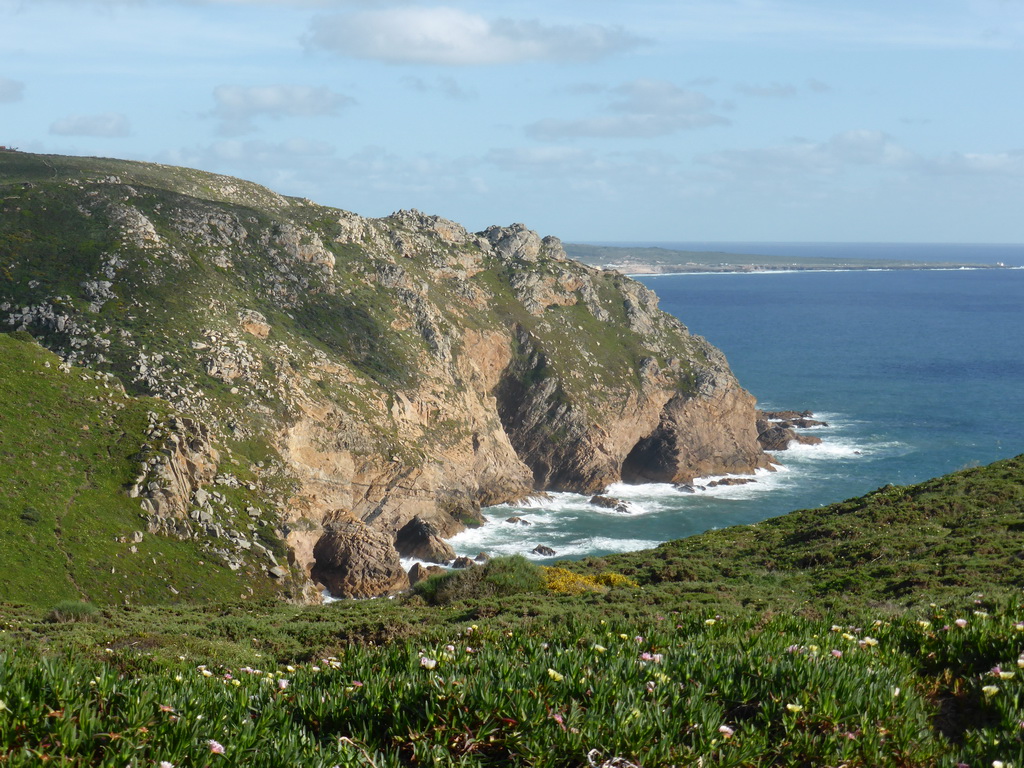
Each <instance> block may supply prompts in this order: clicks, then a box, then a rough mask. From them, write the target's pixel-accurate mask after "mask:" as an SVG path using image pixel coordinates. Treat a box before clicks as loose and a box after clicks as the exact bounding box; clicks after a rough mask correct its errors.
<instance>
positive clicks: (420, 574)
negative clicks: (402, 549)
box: [409, 563, 446, 584]
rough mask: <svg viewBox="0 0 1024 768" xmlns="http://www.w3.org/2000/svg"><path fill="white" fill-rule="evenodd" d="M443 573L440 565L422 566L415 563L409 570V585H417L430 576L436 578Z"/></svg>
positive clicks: (443, 570)
mask: <svg viewBox="0 0 1024 768" xmlns="http://www.w3.org/2000/svg"><path fill="white" fill-rule="evenodd" d="M445 572H446V571H445V569H444V568H442V567H441V566H440V565H424V564H423V563H416V564H415V565H413V567H412V568H410V569H409V583H410V584H419V583H420V582H421V581H426V580H427V579H429V578H430V577H431V576H436V575H437V574H439V573H445Z"/></svg>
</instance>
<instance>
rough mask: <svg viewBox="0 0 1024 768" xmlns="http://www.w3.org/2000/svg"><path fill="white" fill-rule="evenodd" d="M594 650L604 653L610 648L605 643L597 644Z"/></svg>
mask: <svg viewBox="0 0 1024 768" xmlns="http://www.w3.org/2000/svg"><path fill="white" fill-rule="evenodd" d="M594 650H595V651H597V652H598V653H604V652H605V651H607V650H608V649H607V648H605V647H604V646H603V645H595V646H594Z"/></svg>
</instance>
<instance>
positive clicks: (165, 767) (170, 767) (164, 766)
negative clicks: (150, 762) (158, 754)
mask: <svg viewBox="0 0 1024 768" xmlns="http://www.w3.org/2000/svg"><path fill="white" fill-rule="evenodd" d="M160 768H174V763H172V762H170V761H169V760H161V761H160Z"/></svg>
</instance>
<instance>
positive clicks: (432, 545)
mask: <svg viewBox="0 0 1024 768" xmlns="http://www.w3.org/2000/svg"><path fill="white" fill-rule="evenodd" d="M395 549H397V550H398V553H399V554H400V555H401V556H402V557H415V558H416V559H418V560H425V561H427V562H428V563H440V564H442V565H444V564H447V563H450V562H451V561H452V560H454V559H455V550H454V549H452V546H451V544H449V543H448V542H447V541H445V540H444V539H443V538H441V533H440V531H438V529H437V528H436V527H435V526H434V525H433V524H432V523H430V522H428V521H426V520H424V519H423V518H421V517H419V516H416V517H414V518H413V519H412V520H410V521H409V522H408V523H406V524H405V525H404V526H402V527H401V528H400V529H399V531H398V533H397V534H395Z"/></svg>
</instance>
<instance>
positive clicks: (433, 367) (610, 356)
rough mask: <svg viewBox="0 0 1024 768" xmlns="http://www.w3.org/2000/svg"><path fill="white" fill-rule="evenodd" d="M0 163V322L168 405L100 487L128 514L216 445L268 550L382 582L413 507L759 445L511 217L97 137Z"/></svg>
mask: <svg viewBox="0 0 1024 768" xmlns="http://www.w3.org/2000/svg"><path fill="white" fill-rule="evenodd" d="M0 184H2V187H0V192H2V194H0V197H2V201H0V206H2V207H0V270H2V271H0V329H6V330H10V331H15V330H20V331H27V332H28V333H30V334H32V335H33V336H34V337H35V338H36V339H37V340H39V341H40V342H41V343H43V344H44V345H45V346H47V347H49V348H50V349H52V350H53V351H55V352H57V353H58V354H59V355H60V356H61V357H62V358H63V359H64V360H65V361H66V362H68V363H71V364H74V365H79V366H87V367H90V368H93V369H96V370H98V371H103V372H108V373H111V374H114V375H115V376H117V377H118V378H119V380H120V381H121V382H122V383H123V385H124V387H125V388H126V389H127V390H128V392H129V393H134V394H146V395H154V396H157V397H160V398H163V399H165V400H167V401H169V402H170V403H172V404H173V405H174V406H175V407H176V408H177V409H178V410H179V412H180V413H181V414H183V415H182V417H181V420H180V421H177V422H175V425H174V429H173V430H170V431H169V432H168V433H167V436H168V439H170V437H173V438H174V440H173V441H172V444H169V445H164V446H163V448H162V450H163V451H164V454H163V458H161V459H159V460H156V461H155V463H150V464H147V465H145V467H143V471H141V472H140V477H139V478H138V480H137V482H136V483H135V484H133V486H132V487H130V488H127V489H126V493H133V494H136V495H138V496H139V499H140V510H141V512H142V513H143V514H145V515H146V517H147V524H148V526H149V529H150V530H151V531H160V532H164V533H168V534H172V535H174V534H177V535H196V534H195V529H196V528H197V527H201V525H200V524H202V525H209V524H210V521H209V520H208V519H207V517H204V514H205V515H208V514H209V512H210V510H211V508H210V501H209V500H210V498H211V496H210V492H211V486H213V485H214V479H215V478H216V476H217V474H218V468H217V462H218V460H219V459H220V454H219V452H218V448H217V447H216V446H221V448H222V450H223V451H225V452H226V453H225V455H227V454H228V453H230V455H231V456H234V457H238V458H236V459H235V461H239V460H241V461H244V462H246V463H247V465H248V468H249V469H251V471H252V472H253V474H254V476H255V477H256V480H255V482H254V483H252V485H253V488H252V490H254V491H256V492H258V493H260V494H261V498H262V499H264V500H265V503H266V505H267V507H268V508H270V509H272V510H273V512H272V514H273V515H274V516H275V517H276V521H277V522H276V525H277V530H278V532H279V535H280V536H281V537H282V538H283V539H284V540H285V541H286V542H287V544H288V547H289V552H290V564H291V567H292V569H293V573H294V574H295V575H298V576H299V577H300V578H307V579H308V578H309V577H310V575H311V574H314V573H315V574H317V576H318V578H319V579H320V580H321V581H322V582H325V583H332V584H334V585H336V588H343V585H345V584H350V583H355V582H358V583H359V586H358V587H357V588H354V591H353V594H356V593H358V594H367V593H368V591H370V592H372V591H373V590H372V589H370V588H368V587H367V586H366V583H367V582H366V579H365V578H363V577H360V576H347V575H346V574H345V573H341V572H342V571H344V570H345V568H346V567H348V566H346V563H349V562H351V561H352V559H353V556H351V551H352V550H360V545H358V542H374V543H373V546H372V547H370V546H369V545H367V546H363V547H362V551H364V552H366V551H372V552H373V554H372V559H374V562H375V564H376V565H380V566H381V570H382V572H386V573H387V574H388V575H387V578H386V579H385V580H386V581H387V586H383V587H382V589H381V590H380V591H386V589H388V588H390V586H391V585H398V586H400V585H401V584H402V583H403V582H402V580H401V579H400V578H398V579H395V578H393V576H394V572H393V567H392V566H393V563H394V560H395V559H396V558H397V556H398V555H399V554H411V551H412V550H417V551H422V548H423V546H424V545H425V542H424V541H423V540H422V538H423V537H419V538H417V537H415V536H409V535H404V536H401V537H399V536H398V533H399V531H402V530H403V529H405V530H406V531H408V530H410V529H409V528H408V526H409V525H410V523H412V522H413V521H414V520H418V522H417V523H416V525H415V526H413V528H415V530H428V529H429V531H430V532H431V534H430V535H431V536H433V537H434V538H435V539H443V538H444V537H447V536H451V535H453V534H454V533H456V532H458V531H459V530H461V529H462V528H463V527H464V526H466V525H472V524H475V523H478V522H479V521H480V520H481V517H480V508H481V506H482V505H488V504H494V503H498V502H503V501H509V500H514V499H517V498H520V497H523V496H526V495H528V494H530V493H532V492H535V491H538V490H548V489H555V490H574V491H579V492H584V493H590V492H597V491H599V490H601V489H602V488H603V487H604V486H606V485H607V484H609V483H611V482H614V481H617V480H620V479H624V480H626V481H650V480H658V481H667V482H686V481H689V480H690V479H692V478H693V477H694V476H696V475H706V474H712V473H724V472H732V473H749V472H752V471H753V470H754V469H756V468H758V467H764V466H767V465H768V464H769V459H768V457H767V456H766V455H765V454H764V453H763V452H762V450H761V448H760V446H759V444H758V441H757V437H758V427H757V415H756V411H755V407H754V399H753V397H751V396H750V395H749V394H748V393H747V392H745V391H744V390H743V389H741V388H740V386H739V385H738V384H737V382H736V380H735V378H734V377H733V375H732V373H731V372H730V370H729V368H728V365H727V363H726V361H725V359H724V357H723V356H722V354H721V353H720V352H719V351H718V350H716V349H715V348H713V347H712V346H710V345H709V344H708V343H707V342H706V341H704V340H703V339H701V338H700V337H697V336H693V335H691V334H689V333H688V331H687V329H686V328H685V326H683V325H682V323H680V322H679V321H678V320H676V319H675V318H673V317H671V316H669V315H667V314H665V313H663V312H661V311H660V310H659V309H658V302H657V297H656V296H655V295H654V294H653V293H652V292H651V291H649V290H648V289H647V288H645V287H644V286H642V285H641V284H639V283H637V282H634V281H632V280H630V279H628V278H626V277H625V276H623V275H622V274H619V273H617V272H612V271H601V270H597V269H594V268H591V267H587V266H585V265H583V264H581V263H578V262H575V261H572V260H570V259H568V258H567V257H566V255H565V252H564V250H563V248H562V246H561V243H560V242H559V241H558V240H557V239H556V238H553V237H546V238H541V237H540V236H538V235H537V234H536V233H534V232H532V231H530V230H528V229H527V228H526V227H524V226H522V225H519V224H515V225H512V226H509V227H491V228H489V229H487V230H485V231H483V232H478V233H472V232H468V231H466V230H465V229H464V228H463V227H461V226H460V225H458V224H456V223H454V222H451V221H446V220H444V219H441V218H438V217H436V216H429V215H426V214H423V213H420V212H417V211H400V212H398V213H395V214H393V215H392V216H389V217H387V218H383V219H367V218H363V217H360V216H357V215H355V214H353V213H349V212H346V211H342V210H337V209H333V208H328V207H324V206H320V205H316V204H314V203H312V202H310V201H308V200H304V199H295V198H286V197H282V196H280V195H277V194H274V193H273V192H271V191H269V190H267V189H264V188H262V187H259V186H257V185H254V184H250V183H247V182H243V181H239V180H237V179H231V178H226V177H219V176H214V175H211V174H205V173H200V172H197V171H190V170H186V169H179V168H170V167H165V166H157V165H148V164H141V163H130V162H122V161H113V160H98V159H86V158H69V157H56V156H37V155H28V154H23V153H4V154H2V155H0ZM214 492H216V491H215V490H214ZM396 541H397V542H398V546H399V549H396V548H395V547H394V543H395V542H396ZM403 548H404V549H405V550H406V551H402V549H403ZM441 551H443V548H441ZM246 554H247V553H246V551H243V550H237V551H236V552H235V554H234V555H231V556H232V557H236V558H241V559H242V560H244V558H245V557H246ZM382 559H383V560H387V561H388V562H387V563H383V564H382V563H381V562H380V561H381V560H382ZM382 584H383V582H382Z"/></svg>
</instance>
